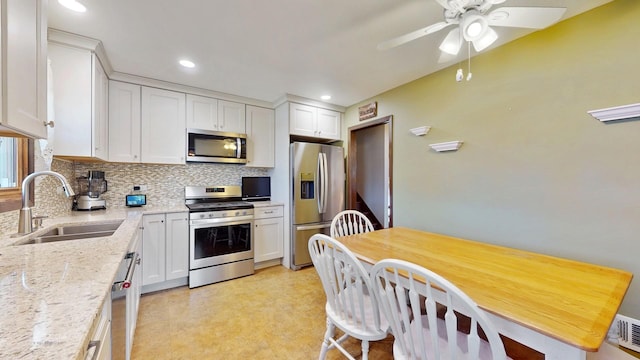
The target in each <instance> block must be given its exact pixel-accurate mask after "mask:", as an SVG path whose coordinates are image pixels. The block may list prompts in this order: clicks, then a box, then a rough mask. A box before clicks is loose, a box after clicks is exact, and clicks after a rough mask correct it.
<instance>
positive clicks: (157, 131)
mask: <svg viewBox="0 0 640 360" xmlns="http://www.w3.org/2000/svg"><path fill="white" fill-rule="evenodd" d="M185 137H186V132H185V94H184V93H179V92H175V91H169V90H162V89H156V88H150V87H146V86H140V85H134V84H128V83H123V82H119V81H111V82H110V85H109V161H113V162H135V163H139V162H142V163H151V164H184V156H185V152H186V150H185V147H186V145H185Z"/></svg>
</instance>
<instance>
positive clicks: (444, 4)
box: [436, 0, 451, 10]
mask: <svg viewBox="0 0 640 360" xmlns="http://www.w3.org/2000/svg"><path fill="white" fill-rule="evenodd" d="M436 2H437V3H438V4H440V6H442V7H443V8H445V9H447V10H449V9H451V6H450V5H449V0H436Z"/></svg>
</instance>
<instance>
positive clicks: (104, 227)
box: [16, 220, 122, 245]
mask: <svg viewBox="0 0 640 360" xmlns="http://www.w3.org/2000/svg"><path fill="white" fill-rule="evenodd" d="M121 224H122V220H120V221H116V222H108V223H96V224H82V225H66V226H57V227H54V228H52V229H50V230H48V231H46V232H44V233H42V234H39V235H37V236H33V237H30V238H27V239H26V240H22V241H20V242H18V243H16V245H28V244H42V243H49V242H55V241H67V240H78V239H89V238H95V237H103V236H111V235H113V233H114V232H116V230H118V227H120V225H121Z"/></svg>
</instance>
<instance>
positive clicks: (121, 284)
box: [113, 252, 140, 291]
mask: <svg viewBox="0 0 640 360" xmlns="http://www.w3.org/2000/svg"><path fill="white" fill-rule="evenodd" d="M124 258H125V259H131V262H130V263H129V268H128V269H127V275H126V276H125V278H124V280H122V281H118V282H115V283H113V287H114V288H116V290H118V291H122V290H124V289H128V288H130V287H131V279H133V274H134V272H135V270H136V266H137V265H138V264H140V255H138V253H137V252H130V253H127V255H126V256H125V257H124Z"/></svg>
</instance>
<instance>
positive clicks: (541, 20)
mask: <svg viewBox="0 0 640 360" xmlns="http://www.w3.org/2000/svg"><path fill="white" fill-rule="evenodd" d="M566 11H567V9H566V8H551V7H501V8H497V9H495V10H493V11H492V12H490V13H489V14H488V15H487V20H488V21H489V25H492V26H507V27H520V28H529V29H542V28H545V27H547V26H550V25H552V24H553V23H556V22H558V21H559V20H560V19H561V18H562V15H564V13H565V12H566Z"/></svg>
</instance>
